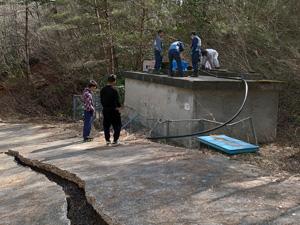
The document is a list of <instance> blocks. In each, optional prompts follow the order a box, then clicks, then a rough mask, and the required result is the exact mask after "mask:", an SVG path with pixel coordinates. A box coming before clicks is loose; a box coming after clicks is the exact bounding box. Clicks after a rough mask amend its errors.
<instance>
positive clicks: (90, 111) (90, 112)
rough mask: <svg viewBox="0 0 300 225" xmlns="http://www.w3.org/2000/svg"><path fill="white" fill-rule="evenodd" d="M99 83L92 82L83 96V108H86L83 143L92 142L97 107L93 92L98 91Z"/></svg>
mask: <svg viewBox="0 0 300 225" xmlns="http://www.w3.org/2000/svg"><path fill="white" fill-rule="evenodd" d="M97 86H98V85H97V82H96V81H94V80H91V81H90V82H89V84H88V86H87V87H86V88H85V89H84V91H83V94H82V99H83V107H84V125H83V141H84V142H86V141H91V140H92V138H91V137H90V133H91V129H92V123H93V117H94V112H95V106H94V101H93V92H94V91H95V90H96V89H97Z"/></svg>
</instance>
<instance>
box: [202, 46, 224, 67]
mask: <svg viewBox="0 0 300 225" xmlns="http://www.w3.org/2000/svg"><path fill="white" fill-rule="evenodd" d="M201 53H202V60H201V67H202V69H206V70H212V69H219V68H220V63H219V60H218V57H219V53H218V52H217V51H216V50H215V49H204V50H202V52H201Z"/></svg>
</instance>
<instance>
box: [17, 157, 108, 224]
mask: <svg viewBox="0 0 300 225" xmlns="http://www.w3.org/2000/svg"><path fill="white" fill-rule="evenodd" d="M15 161H16V162H17V163H18V164H19V165H21V166H24V167H29V168H31V169H32V170H33V171H35V172H37V173H40V174H44V175H45V176H46V177H47V178H48V179H49V180H50V181H52V182H54V183H56V184H57V185H59V186H61V187H62V189H63V191H64V192H65V195H66V199H67V203H68V215H67V217H68V219H69V220H70V221H71V225H108V224H107V223H106V222H105V221H104V220H103V219H102V217H101V216H100V215H99V214H98V213H97V212H96V211H95V209H94V208H93V207H92V206H91V204H90V203H88V201H87V199H86V196H85V191H84V190H83V189H82V188H80V187H79V186H78V185H77V184H76V183H74V182H71V181H69V180H66V179H64V178H62V177H60V176H58V175H56V174H54V173H51V172H49V171H46V170H43V169H41V168H38V167H36V166H31V165H27V164H25V163H24V162H22V161H21V160H20V159H19V158H18V157H16V156H15Z"/></svg>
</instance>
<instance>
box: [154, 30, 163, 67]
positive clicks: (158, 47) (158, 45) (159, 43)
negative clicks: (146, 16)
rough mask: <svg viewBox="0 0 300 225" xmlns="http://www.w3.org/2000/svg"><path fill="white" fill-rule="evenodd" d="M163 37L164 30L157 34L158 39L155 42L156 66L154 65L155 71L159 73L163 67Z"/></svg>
mask: <svg viewBox="0 0 300 225" xmlns="http://www.w3.org/2000/svg"><path fill="white" fill-rule="evenodd" d="M163 36H164V32H163V31H162V30H159V31H158V32H157V35H156V38H155V40H154V44H153V47H154V57H155V65H154V71H155V72H157V73H159V72H160V69H161V65H162V60H163Z"/></svg>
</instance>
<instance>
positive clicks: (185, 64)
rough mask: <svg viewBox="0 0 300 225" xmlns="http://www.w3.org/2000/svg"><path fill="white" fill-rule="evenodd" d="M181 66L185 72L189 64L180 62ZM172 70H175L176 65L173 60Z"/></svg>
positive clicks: (183, 61)
mask: <svg viewBox="0 0 300 225" xmlns="http://www.w3.org/2000/svg"><path fill="white" fill-rule="evenodd" d="M181 65H182V70H183V71H187V69H188V67H189V63H188V62H187V61H185V60H181ZM172 68H173V71H176V70H177V63H176V61H175V60H173V62H172Z"/></svg>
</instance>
